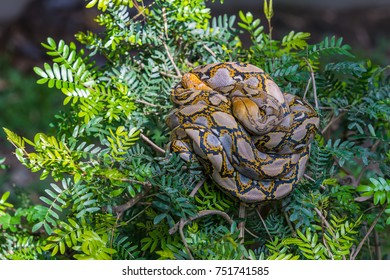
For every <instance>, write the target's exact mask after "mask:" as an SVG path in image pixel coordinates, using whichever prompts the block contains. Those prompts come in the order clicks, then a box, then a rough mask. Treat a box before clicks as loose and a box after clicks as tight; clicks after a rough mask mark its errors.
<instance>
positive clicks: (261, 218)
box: [256, 208, 272, 241]
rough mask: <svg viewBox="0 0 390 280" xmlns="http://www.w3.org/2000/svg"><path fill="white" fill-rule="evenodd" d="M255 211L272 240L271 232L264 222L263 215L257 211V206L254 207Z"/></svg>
mask: <svg viewBox="0 0 390 280" xmlns="http://www.w3.org/2000/svg"><path fill="white" fill-rule="evenodd" d="M256 213H257V215H258V216H259V218H260V221H261V223H262V224H263V226H264V228H265V230H266V231H267V234H268V237H269V238H270V240H271V241H272V235H271V233H270V232H269V230H268V227H267V225H266V224H265V222H264V219H263V217H262V216H261V214H260V212H259V210H258V209H257V208H256Z"/></svg>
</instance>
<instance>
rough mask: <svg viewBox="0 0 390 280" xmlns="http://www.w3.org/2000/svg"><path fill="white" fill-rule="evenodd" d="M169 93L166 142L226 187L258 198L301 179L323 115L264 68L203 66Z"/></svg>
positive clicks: (280, 193)
mask: <svg viewBox="0 0 390 280" xmlns="http://www.w3.org/2000/svg"><path fill="white" fill-rule="evenodd" d="M171 99H172V102H173V103H174V104H175V105H176V108H175V109H173V110H172V111H171V112H170V113H169V115H168V117H167V124H168V127H169V128H170V129H171V130H172V132H171V141H170V143H169V148H170V149H171V150H172V151H173V152H175V153H178V154H179V155H180V157H181V158H182V159H184V160H185V161H188V162H192V161H198V162H200V163H201V164H202V166H203V167H204V169H205V172H206V173H207V174H209V175H210V176H211V178H212V179H213V181H214V182H215V183H216V185H218V186H219V187H220V188H221V189H222V190H223V191H225V192H227V193H228V194H230V195H232V196H233V197H235V198H238V199H239V200H240V201H242V202H244V203H247V204H258V203H261V202H263V201H267V200H275V199H281V198H283V197H285V196H286V195H288V194H289V193H290V192H291V191H292V189H293V188H294V187H295V186H296V185H297V183H298V181H299V179H300V178H301V177H302V175H303V173H304V170H305V167H306V163H307V160H308V157H309V145H310V142H311V140H312V139H313V137H314V135H315V133H316V130H317V129H318V125H319V118H318V115H317V113H316V111H315V110H314V109H313V108H312V106H311V105H310V104H309V103H308V102H306V101H305V100H303V99H301V98H299V97H297V96H294V95H292V94H288V93H282V92H281V90H280V89H279V87H278V86H277V85H276V84H275V82H273V80H272V79H271V78H270V77H269V76H268V75H267V74H266V73H265V72H264V71H263V70H261V69H260V68H258V67H256V66H253V65H250V64H244V63H236V62H227V63H214V64H208V65H205V66H200V67H197V68H195V69H193V70H192V71H190V72H189V73H186V74H185V75H184V76H183V77H182V80H181V82H180V83H179V84H178V85H177V86H176V87H175V88H174V89H173V91H172V95H171Z"/></svg>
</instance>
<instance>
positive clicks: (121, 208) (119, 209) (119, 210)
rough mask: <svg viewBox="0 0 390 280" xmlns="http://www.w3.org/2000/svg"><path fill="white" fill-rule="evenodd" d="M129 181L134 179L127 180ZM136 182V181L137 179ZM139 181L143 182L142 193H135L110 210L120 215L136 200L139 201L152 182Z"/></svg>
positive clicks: (149, 188) (135, 202)
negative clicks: (123, 202)
mask: <svg viewBox="0 0 390 280" xmlns="http://www.w3.org/2000/svg"><path fill="white" fill-rule="evenodd" d="M131 181H135V180H128V181H127V182H131ZM136 182H137V183H138V181H136ZM140 183H143V186H144V189H143V190H144V191H143V192H142V193H139V194H137V195H136V196H135V197H133V198H132V199H130V200H129V201H127V202H126V203H125V204H122V205H118V206H113V207H112V210H113V211H114V212H117V213H118V217H120V216H121V215H122V214H123V212H125V211H126V210H128V209H130V208H131V207H133V206H134V205H135V204H137V202H138V201H140V200H141V199H142V198H143V197H144V196H145V195H146V194H147V193H148V192H149V191H150V190H151V188H152V184H150V183H149V182H140Z"/></svg>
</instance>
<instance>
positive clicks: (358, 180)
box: [355, 139, 381, 187]
mask: <svg viewBox="0 0 390 280" xmlns="http://www.w3.org/2000/svg"><path fill="white" fill-rule="evenodd" d="M380 142H381V141H380V140H379V139H378V140H376V142H375V143H374V144H373V145H372V147H371V152H375V151H376V148H378V145H379V144H380ZM370 168H372V164H369V165H366V166H364V167H363V168H362V170H361V171H360V173H359V175H358V177H357V179H356V185H355V187H357V186H359V185H360V181H361V180H362V178H363V175H364V173H365V172H366V170H368V169H370Z"/></svg>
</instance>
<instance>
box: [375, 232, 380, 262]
mask: <svg viewBox="0 0 390 280" xmlns="http://www.w3.org/2000/svg"><path fill="white" fill-rule="evenodd" d="M374 242H375V243H374V246H375V247H374V248H375V254H376V259H377V260H381V259H382V251H381V246H380V244H379V234H378V231H376V230H375V229H374Z"/></svg>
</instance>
